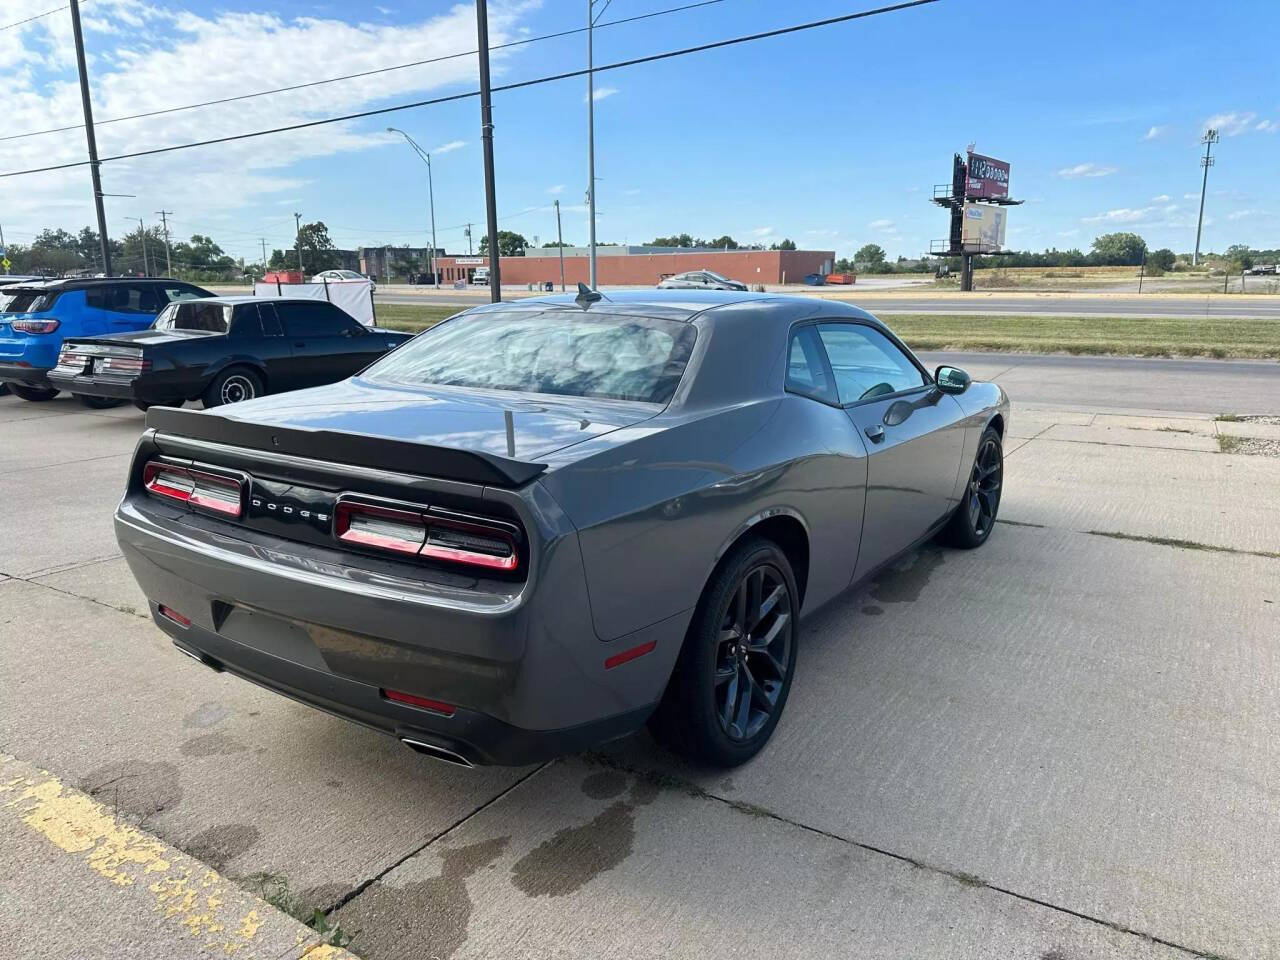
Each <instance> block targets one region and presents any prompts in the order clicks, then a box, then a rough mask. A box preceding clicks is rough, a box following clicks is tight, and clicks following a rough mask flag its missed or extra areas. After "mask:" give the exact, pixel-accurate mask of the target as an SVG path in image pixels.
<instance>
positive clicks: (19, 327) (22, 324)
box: [10, 320, 62, 333]
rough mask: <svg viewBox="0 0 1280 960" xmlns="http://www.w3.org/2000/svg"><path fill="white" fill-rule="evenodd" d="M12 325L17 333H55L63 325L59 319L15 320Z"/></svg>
mask: <svg viewBox="0 0 1280 960" xmlns="http://www.w3.org/2000/svg"><path fill="white" fill-rule="evenodd" d="M10 325H11V326H12V327H13V330H14V332H15V333H53V331H55V330H57V329H58V327H60V326H62V324H61V322H60V321H58V320H14V321H13V322H12V323H11V324H10Z"/></svg>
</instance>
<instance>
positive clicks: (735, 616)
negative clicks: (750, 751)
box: [715, 563, 793, 743]
mask: <svg viewBox="0 0 1280 960" xmlns="http://www.w3.org/2000/svg"><path fill="white" fill-rule="evenodd" d="M792 627H793V624H792V621H791V595H790V592H789V591H788V589H787V581H786V578H784V577H783V575H782V571H780V570H778V569H777V568H776V567H774V566H773V565H772V564H769V563H762V564H760V565H759V566H756V567H752V568H751V570H749V571H748V572H747V575H746V576H745V577H744V578H743V579H742V581H741V582H740V584H739V586H738V589H737V591H736V592H735V593H734V594H733V596H732V597H731V598H730V599H729V603H728V609H727V610H725V614H724V619H723V621H722V622H721V624H720V639H719V642H718V643H717V649H716V694H715V704H716V716H717V718H718V719H719V720H720V728H721V729H722V730H723V731H724V732H725V735H726V736H727V737H728V738H729V739H730V740H733V741H736V742H739V743H740V742H742V741H745V740H750V739H751V738H752V737H754V736H755V735H756V734H758V733H759V732H760V730H761V729H762V728H763V727H764V725H765V724H766V723H768V722H769V719H770V718H771V717H772V716H773V712H774V710H775V708H776V707H777V706H778V695H779V694H780V693H781V692H782V689H783V687H784V686H785V685H786V680H787V675H788V673H789V671H790V665H791V630H792Z"/></svg>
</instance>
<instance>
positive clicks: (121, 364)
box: [98, 356, 151, 376]
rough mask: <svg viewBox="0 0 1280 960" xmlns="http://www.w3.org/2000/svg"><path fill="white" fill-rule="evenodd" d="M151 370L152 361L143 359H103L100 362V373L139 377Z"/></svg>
mask: <svg viewBox="0 0 1280 960" xmlns="http://www.w3.org/2000/svg"><path fill="white" fill-rule="evenodd" d="M150 369H151V361H150V360H143V359H142V357H112V356H106V357H102V358H101V359H100V360H99V361H98V372H99V373H114V374H119V375H125V376H137V375H138V374H140V373H146V372H147V371H148V370H150Z"/></svg>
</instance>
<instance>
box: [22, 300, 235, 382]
mask: <svg viewBox="0 0 1280 960" xmlns="http://www.w3.org/2000/svg"><path fill="white" fill-rule="evenodd" d="M5 294H6V295H7V296H9V297H10V299H9V302H8V303H7V304H6V305H5V307H4V309H3V312H0V381H4V382H7V383H8V384H9V387H10V389H11V390H12V391H13V392H14V393H15V394H17V395H18V396H19V397H21V398H22V399H24V400H51V399H53V398H54V397H56V396H57V395H58V389H57V388H56V387H54V386H53V385H52V384H51V383H50V382H49V379H48V372H49V371H50V370H51V369H53V367H54V365H55V364H56V363H57V362H58V354H59V352H60V351H61V349H62V341H63V339H64V338H66V337H77V336H84V335H89V336H96V335H99V334H108V333H124V332H127V331H131V330H145V329H146V328H147V327H149V326H151V324H152V323H154V322H155V319H156V314H158V313H159V312H160V311H161V309H162V308H164V307H165V306H167V305H168V304H170V303H173V302H174V301H178V300H190V299H193V298H196V297H210V296H212V294H211V293H210V292H209V291H208V290H205V289H202V288H201V287H197V286H195V285H193V284H190V283H183V282H182V281H180V280H164V279H159V280H157V279H144V278H138V277H133V278H126V277H109V278H105V279H96V278H87V279H76V280H51V281H49V282H46V283H31V284H22V285H19V286H14V287H9V288H7V289H6V290H5ZM85 402H86V403H87V404H88V405H90V406H96V405H101V404H100V403H99V401H98V400H97V399H96V398H89V399H87V400H86V401H85Z"/></svg>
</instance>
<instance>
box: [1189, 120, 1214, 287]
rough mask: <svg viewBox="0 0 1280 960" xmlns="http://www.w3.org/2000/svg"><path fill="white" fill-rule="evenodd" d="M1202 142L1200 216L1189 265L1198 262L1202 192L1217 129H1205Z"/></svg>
mask: <svg viewBox="0 0 1280 960" xmlns="http://www.w3.org/2000/svg"><path fill="white" fill-rule="evenodd" d="M1200 142H1201V143H1203V144H1204V156H1203V157H1201V158H1200V166H1202V167H1204V177H1203V179H1202V180H1201V181H1200V216H1199V218H1198V219H1197V220H1196V252H1195V253H1193V254H1192V255H1191V265H1192V266H1193V267H1194V266H1196V265H1197V264H1199V262H1200V229H1201V228H1202V227H1203V226H1204V194H1205V190H1206V188H1207V187H1208V186H1209V168H1210V167H1212V166H1213V155H1212V153H1211V152H1210V151H1212V150H1213V145H1214V144H1215V143H1217V142H1218V131H1217V130H1206V131H1205V132H1204V136H1203V137H1202V138H1201V140H1200Z"/></svg>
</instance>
